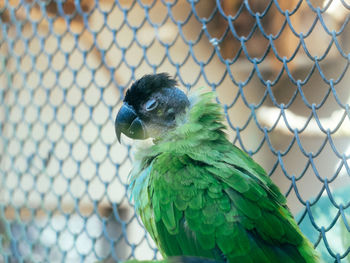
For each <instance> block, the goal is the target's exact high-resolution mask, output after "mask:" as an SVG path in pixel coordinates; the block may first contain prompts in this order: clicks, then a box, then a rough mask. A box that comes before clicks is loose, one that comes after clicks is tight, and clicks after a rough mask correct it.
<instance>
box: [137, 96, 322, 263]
mask: <svg viewBox="0 0 350 263" xmlns="http://www.w3.org/2000/svg"><path fill="white" fill-rule="evenodd" d="M212 100H213V94H212V93H206V94H203V95H201V96H200V97H199V98H197V99H195V101H194V102H193V106H192V107H191V109H190V110H189V112H188V113H187V116H186V118H185V119H186V121H185V122H184V123H181V125H179V128H176V129H175V130H174V131H172V132H169V133H168V134H167V135H166V136H165V137H163V138H160V139H158V140H157V141H156V144H155V145H154V146H152V147H150V148H149V149H148V150H146V151H143V152H142V154H141V156H142V158H141V159H142V160H143V161H142V162H141V163H142V165H138V166H137V167H136V168H135V169H134V171H133V172H132V179H131V181H132V184H131V188H132V192H133V196H134V200H135V207H136V209H137V210H138V213H139V214H140V216H141V219H142V221H143V223H144V224H145V227H146V229H147V230H148V232H149V233H150V234H151V236H152V238H153V239H154V240H155V242H156V244H157V245H158V247H159V249H160V251H161V253H162V254H163V256H165V257H168V256H179V255H188V256H202V257H206V258H212V259H215V260H219V261H220V260H223V261H229V262H269V263H270V262H272V263H273V262H300V263H301V262H305V263H311V262H319V259H318V257H317V255H316V253H315V251H314V249H313V247H312V245H311V244H310V242H309V241H308V240H307V239H306V238H305V237H304V236H303V234H302V233H301V232H300V230H299V228H298V226H297V224H296V222H295V220H294V219H293V216H292V215H291V213H290V211H289V210H288V208H287V206H286V199H285V197H284V196H283V195H282V194H281V193H280V191H279V190H278V188H277V187H276V186H275V185H274V184H273V182H272V181H271V179H270V178H269V177H268V176H267V175H266V173H265V171H264V170H263V169H262V168H261V167H260V166H259V165H258V164H257V163H255V162H254V161H253V160H252V159H251V158H250V157H249V156H248V155H247V154H245V153H243V152H242V151H241V150H239V149H238V148H237V147H235V146H233V145H232V144H231V143H230V142H229V141H228V140H227V139H226V137H225V135H224V133H223V131H222V129H223V128H224V126H223V124H222V119H223V115H222V113H221V109H220V106H219V105H218V104H216V103H213V102H212Z"/></svg>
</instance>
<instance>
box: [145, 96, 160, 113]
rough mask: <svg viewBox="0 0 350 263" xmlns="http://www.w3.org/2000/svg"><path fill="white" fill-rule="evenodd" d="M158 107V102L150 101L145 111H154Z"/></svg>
mask: <svg viewBox="0 0 350 263" xmlns="http://www.w3.org/2000/svg"><path fill="white" fill-rule="evenodd" d="M157 106H158V101H157V100H155V99H150V100H149V101H147V102H146V105H145V109H146V111H152V110H154V109H155V108H157Z"/></svg>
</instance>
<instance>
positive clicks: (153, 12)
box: [0, 0, 350, 262]
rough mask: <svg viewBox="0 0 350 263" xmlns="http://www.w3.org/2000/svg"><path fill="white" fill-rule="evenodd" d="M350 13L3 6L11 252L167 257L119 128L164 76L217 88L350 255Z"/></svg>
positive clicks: (324, 246)
mask: <svg viewBox="0 0 350 263" xmlns="http://www.w3.org/2000/svg"><path fill="white" fill-rule="evenodd" d="M349 20H350V2H349V1H345V0H339V1H335V0H334V1H332V0H330V1H321V0H313V1H312V0H290V1H277V0H266V1H265V0H249V1H248V0H244V1H243V0H237V1H230V0H222V1H220V0H216V1H214V0H210V1H204V0H201V1H200V0H187V1H185V0H173V1H171V0H169V1H167V0H161V1H156V0H154V1H151V0H133V1H128V0H120V1H113V0H100V1H97V0H80V1H77V0H76V1H73V0H65V1H64V0H57V1H54V0H51V1H50V0H47V1H46V0H4V1H1V2H0V22H1V25H0V26H1V30H0V131H1V135H0V173H1V181H0V182H1V188H0V189H1V190H0V200H1V202H0V216H1V229H0V230H1V233H2V236H1V243H0V244H1V246H0V251H1V253H0V262H94V261H96V260H104V259H106V260H107V261H106V262H114V261H119V260H125V259H129V258H135V257H136V258H138V259H152V258H159V254H158V253H157V250H156V248H155V245H154V243H153V242H152V240H151V239H150V238H149V236H148V235H147V234H146V232H145V231H144V229H143V227H142V225H141V223H140V222H139V221H138V218H137V217H136V215H135V213H134V210H133V208H132V204H130V202H129V197H128V193H127V176H128V171H129V170H130V167H131V162H132V147H131V145H132V142H131V141H130V140H128V139H127V138H124V139H123V144H122V145H120V144H118V143H117V141H116V138H115V134H114V127H113V125H114V118H115V115H116V112H117V110H118V109H119V106H120V105H121V101H122V98H123V94H124V91H125V89H126V88H128V87H129V86H130V84H131V83H132V82H133V81H134V80H135V79H137V78H139V77H141V76H142V75H143V74H145V73H151V72H163V71H167V72H169V73H170V74H172V75H175V76H176V77H177V79H178V80H179V82H180V84H181V86H182V87H183V88H184V89H185V90H189V89H192V88H196V87H201V86H204V87H206V88H208V89H211V90H216V92H217V95H218V97H217V100H218V102H219V103H221V104H222V105H223V107H224V110H225V114H226V117H227V118H226V119H227V125H228V130H227V133H228V136H229V138H230V140H232V142H233V143H235V144H237V145H238V146H239V147H241V148H242V149H243V150H244V151H246V152H247V153H249V154H250V155H252V156H253V157H254V158H255V159H256V160H257V161H258V162H260V163H261V164H262V165H263V167H264V168H265V169H266V170H267V171H268V173H269V175H270V176H271V177H272V179H273V180H274V181H275V182H276V183H277V184H278V185H279V187H280V188H281V190H282V191H283V192H284V193H285V194H286V196H287V198H288V204H289V205H290V207H291V209H292V212H293V213H294V214H295V215H296V217H297V220H298V222H299V223H300V226H301V228H302V229H303V231H304V232H305V233H306V234H307V235H308V237H309V238H310V239H311V241H312V242H313V243H314V244H315V245H316V247H317V249H318V250H319V251H321V253H322V256H323V257H324V258H325V260H326V262H333V261H336V262H343V261H344V262H345V261H346V259H347V260H350V259H349V256H348V255H349V251H350V226H349V224H350V220H349V219H350V208H349V206H350V200H349V195H348V194H347V193H348V192H347V191H346V190H344V189H346V187H349V185H350V184H349V182H350V180H349V178H350V169H349V154H350V147H349V146H350V144H349V141H348V138H349V135H350V132H349V131H350V129H349V128H350V123H349V116H350V111H349V95H350V90H349V85H350V70H349V64H350V48H349V47H350V27H349ZM344 187H345V188H344ZM341 193H343V194H341Z"/></svg>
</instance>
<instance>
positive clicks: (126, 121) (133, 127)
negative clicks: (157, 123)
mask: <svg viewBox="0 0 350 263" xmlns="http://www.w3.org/2000/svg"><path fill="white" fill-rule="evenodd" d="M115 133H116V135H117V139H118V141H119V142H120V135H121V133H124V134H125V135H126V136H128V137H129V138H131V139H146V138H148V136H147V132H146V127H145V125H144V124H143V122H142V121H141V120H140V118H139V117H138V116H137V114H136V112H135V110H134V109H133V108H132V107H131V106H129V105H128V104H127V103H124V104H123V106H122V107H121V108H120V110H119V112H118V114H117V117H116V119H115Z"/></svg>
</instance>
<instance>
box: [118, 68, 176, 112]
mask: <svg viewBox="0 0 350 263" xmlns="http://www.w3.org/2000/svg"><path fill="white" fill-rule="evenodd" d="M176 86H177V82H176V80H175V79H174V78H172V77H171V76H170V75H169V74H168V73H159V74H148V75H145V76H143V77H142V78H141V79H139V80H137V81H135V82H134V83H133V84H132V85H131V87H130V89H128V91H127V92H126V95H125V98H124V102H126V103H128V104H129V105H131V106H133V107H135V108H137V107H138V106H139V105H140V104H141V102H142V101H145V100H146V99H147V98H148V97H149V96H150V95H151V94H152V93H155V92H157V91H159V90H161V89H163V88H175V87H176Z"/></svg>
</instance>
